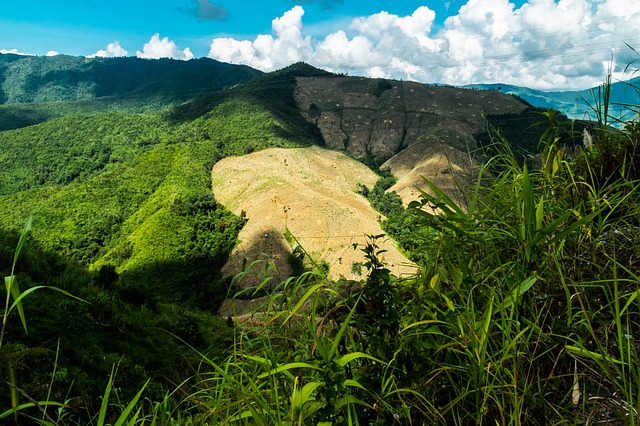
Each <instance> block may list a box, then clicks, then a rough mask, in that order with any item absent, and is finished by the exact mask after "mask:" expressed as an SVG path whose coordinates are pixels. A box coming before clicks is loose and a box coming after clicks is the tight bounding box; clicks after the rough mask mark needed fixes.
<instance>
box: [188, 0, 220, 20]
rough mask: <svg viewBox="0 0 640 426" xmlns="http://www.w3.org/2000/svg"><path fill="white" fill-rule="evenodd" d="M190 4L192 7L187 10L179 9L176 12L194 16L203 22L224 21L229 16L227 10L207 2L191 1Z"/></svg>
mask: <svg viewBox="0 0 640 426" xmlns="http://www.w3.org/2000/svg"><path fill="white" fill-rule="evenodd" d="M192 3H193V4H194V6H193V7H191V8H187V9H184V8H179V9H178V10H180V11H182V12H185V13H187V14H189V15H194V16H195V17H196V18H198V19H200V20H203V21H225V20H226V19H227V18H229V16H231V13H229V10H228V9H227V8H225V7H224V6H221V5H219V4H217V3H213V2H211V1H209V0H192Z"/></svg>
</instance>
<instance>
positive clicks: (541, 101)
mask: <svg viewBox="0 0 640 426" xmlns="http://www.w3.org/2000/svg"><path fill="white" fill-rule="evenodd" d="M639 83H640V77H636V78H634V79H631V80H630V81H629V82H624V81H619V82H615V83H613V84H612V85H611V93H610V96H611V98H610V101H611V105H610V113H611V115H612V116H613V117H616V118H620V117H625V115H627V117H626V119H630V118H632V117H629V116H628V113H629V108H628V106H629V105H638V104H639V103H640V93H639V92H638V90H637V89H635V88H634V86H635V87H638V84H639ZM464 88H468V89H480V90H496V91H501V92H503V93H506V94H512V95H515V96H518V97H519V98H522V99H524V100H525V101H527V102H529V103H530V104H531V105H533V106H535V107H539V108H545V109H549V108H552V109H555V110H558V111H561V112H562V113H564V114H565V115H567V116H568V117H569V118H572V119H577V120H586V119H592V120H595V119H597V117H596V115H595V114H594V111H593V109H592V107H595V106H596V103H597V102H602V99H601V96H600V95H599V94H598V88H597V87H594V88H592V89H586V90H569V91H550V92H546V91H542V90H534V89H529V88H527V87H520V86H513V85H509V84H499V83H496V84H471V85H467V86H464Z"/></svg>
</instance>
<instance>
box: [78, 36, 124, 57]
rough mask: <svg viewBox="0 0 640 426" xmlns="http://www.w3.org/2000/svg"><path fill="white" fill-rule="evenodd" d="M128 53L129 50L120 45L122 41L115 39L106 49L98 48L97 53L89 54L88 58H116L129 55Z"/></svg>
mask: <svg viewBox="0 0 640 426" xmlns="http://www.w3.org/2000/svg"><path fill="white" fill-rule="evenodd" d="M128 54H129V52H127V51H126V50H124V49H123V48H122V46H120V42H119V41H118V40H115V41H114V42H113V43H109V44H108V45H107V48H106V49H105V50H98V51H97V52H96V53H94V54H92V55H89V56H87V58H116V57H119V56H127V55H128Z"/></svg>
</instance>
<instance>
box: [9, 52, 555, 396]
mask: <svg viewBox="0 0 640 426" xmlns="http://www.w3.org/2000/svg"><path fill="white" fill-rule="evenodd" d="M0 82H1V84H0V89H1V90H0V101H1V102H2V103H3V104H4V105H2V107H0V129H1V131H0V273H1V274H4V275H3V276H8V275H10V273H11V268H12V261H13V252H14V249H15V247H16V245H17V241H18V235H19V232H20V229H21V227H22V225H23V224H24V223H25V222H26V220H27V218H29V217H30V216H32V217H33V226H32V231H31V234H30V238H29V240H28V243H27V245H26V249H25V252H24V253H23V256H22V257H21V258H20V260H19V262H18V263H17V265H16V271H17V276H18V279H19V282H20V285H21V286H22V289H23V290H24V289H26V288H29V287H32V286H35V285H55V286H57V287H60V288H63V289H65V290H66V291H69V292H70V293H72V294H74V295H76V296H78V297H80V298H82V299H84V300H85V301H86V302H88V303H83V302H79V301H77V300H74V299H69V298H66V297H65V296H61V295H59V294H57V293H53V292H47V291H46V290H40V291H39V292H38V293H35V297H30V298H27V299H25V300H24V308H25V313H26V317H27V319H28V323H29V335H28V336H25V335H24V334H23V333H22V332H21V330H20V327H21V325H20V318H19V316H18V315H12V316H11V317H10V318H9V326H8V327H9V329H10V330H12V331H11V334H10V335H8V338H10V341H11V344H12V345H13V346H12V347H13V348H14V349H15V350H16V351H18V352H15V353H12V354H9V355H6V354H4V355H2V356H5V355H6V357H5V358H0V361H3V360H4V361H7V360H8V362H9V361H10V362H13V364H12V365H14V366H15V368H16V369H17V370H18V379H17V380H18V381H19V383H20V385H21V388H22V389H24V390H25V391H26V392H29V393H32V394H34V395H36V397H37V398H40V395H39V393H42V389H45V386H44V385H43V384H44V383H48V382H49V380H50V378H49V376H48V374H49V373H50V370H47V369H46V368H45V369H44V370H43V369H42V368H41V367H42V366H43V365H54V363H56V362H57V365H58V366H59V368H62V369H64V374H62V373H60V374H58V377H57V381H56V386H55V389H54V390H53V392H54V396H55V397H56V398H58V399H64V398H65V393H67V392H68V393H69V394H70V395H73V396H77V395H83V398H84V402H83V404H84V405H86V406H91V405H92V404H96V403H97V401H98V398H99V396H100V395H101V390H102V389H103V385H104V379H106V377H107V376H108V374H109V371H110V370H111V368H112V366H113V364H114V363H116V364H118V365H119V374H120V376H121V377H122V378H123V380H126V381H127V383H128V384H129V385H130V387H129V389H128V390H127V391H128V392H129V393H132V392H133V393H135V391H136V390H137V389H139V387H138V386H137V385H139V384H141V383H144V381H145V380H146V378H147V377H152V378H153V380H154V387H152V392H155V393H154V396H155V397H161V395H162V391H163V388H162V384H166V383H168V382H173V383H179V382H181V381H182V380H184V379H185V378H186V377H188V376H189V375H190V374H191V372H192V369H195V368H197V364H198V357H197V356H195V353H194V352H193V351H192V350H191V349H189V348H186V347H185V346H184V345H183V344H182V343H183V341H186V342H187V343H189V344H190V345H192V346H194V347H195V348H197V349H199V350H201V351H203V352H207V351H208V352H207V353H208V355H209V356H210V357H211V359H217V358H218V357H223V356H225V355H226V354H227V350H228V347H229V345H230V339H231V329H230V328H229V327H228V325H227V323H226V322H225V321H224V319H220V318H218V317H217V315H216V312H217V310H218V307H219V306H220V304H221V303H222V301H223V300H224V299H225V298H227V296H228V295H229V294H230V293H232V292H233V291H234V290H233V288H230V287H229V283H230V279H231V278H230V277H227V276H223V274H222V273H221V271H222V268H223V266H224V265H225V263H226V261H227V258H228V256H229V254H230V253H231V250H232V249H233V248H234V246H235V245H236V243H237V238H238V233H239V231H240V230H241V229H242V227H243V225H244V224H245V222H246V220H247V217H246V216H245V215H244V213H243V212H236V214H233V213H232V212H231V211H230V210H228V209H227V207H226V206H224V205H222V204H220V203H219V202H218V200H217V199H216V197H215V196H214V195H213V194H214V193H216V189H219V188H216V187H214V188H212V179H211V171H212V168H213V166H214V164H216V163H217V162H218V161H219V160H221V159H222V158H225V157H229V156H242V155H246V154H249V153H252V152H255V151H260V150H263V149H266V148H274V147H279V148H299V147H308V146H312V145H316V146H319V147H323V148H329V149H333V150H341V151H344V152H346V153H347V154H349V155H350V156H352V157H354V158H355V159H357V160H359V161H362V162H364V163H365V164H367V165H369V166H371V167H372V168H373V170H374V171H375V172H379V173H388V172H385V171H384V170H382V171H381V170H380V169H379V166H381V165H383V164H384V163H385V162H388V163H387V166H383V169H386V168H390V169H391V173H397V174H402V175H403V176H405V177H407V176H409V177H412V178H415V177H416V176H418V175H420V174H422V173H424V169H423V168H421V167H423V166H424V164H425V162H428V161H429V160H430V159H432V158H435V157H437V158H439V159H440V160H439V162H438V163H437V164H438V166H437V168H435V169H433V173H435V174H437V175H439V176H441V177H442V178H443V179H444V180H443V182H445V183H446V184H448V185H450V187H451V188H452V190H453V189H454V186H455V185H454V184H453V183H454V181H453V180H452V179H454V174H453V173H451V171H452V170H454V169H456V168H458V169H463V168H465V167H467V166H466V165H464V164H463V163H462V162H461V161H462V160H459V159H460V157H459V154H463V156H464V158H465V159H471V158H473V161H471V163H473V162H474V161H481V159H482V154H481V153H480V152H479V151H478V148H479V147H481V146H482V145H483V144H485V143H487V142H488V140H489V138H490V134H489V133H490V132H489V128H488V126H487V122H486V121H485V118H488V120H489V123H497V125H499V126H500V127H501V128H502V129H503V131H504V132H505V133H507V134H508V133H509V132H517V131H521V132H522V133H523V134H526V135H527V137H526V138H522V139H521V140H519V141H518V147H520V148H522V149H525V148H530V147H533V148H534V149H535V148H536V146H535V143H534V142H533V141H537V140H538V139H539V137H540V135H541V133H542V131H543V129H542V128H540V129H539V130H535V129H534V130H531V128H530V125H531V124H532V123H535V122H538V121H540V120H542V119H543V118H544V117H543V116H542V114H541V113H542V112H543V111H541V110H536V109H535V108H532V107H531V106H530V105H528V104H527V103H526V102H523V101H522V100H519V99H517V98H514V97H512V96H509V95H506V94H502V93H499V92H496V91H491V92H483V91H475V90H464V89H454V88H448V87H436V86H433V87H431V86H424V85H419V84H416V83H405V82H397V81H388V80H380V79H364V78H357V77H345V76H336V75H333V74H330V73H328V72H325V71H322V70H318V69H315V68H313V67H310V66H308V65H305V64H296V65H293V66H291V67H288V68H286V69H284V70H280V71H277V72H274V73H270V74H261V73H260V72H258V71H255V70H252V69H250V68H247V67H241V66H232V65H228V64H222V63H219V62H216V61H212V60H209V59H199V60H193V61H186V62H182V61H173V60H141V59H135V58H114V59H98V58H94V59H86V58H74V57H66V56H56V57H47V58H43V57H21V56H16V55H0ZM489 127H490V126H489ZM525 129H527V130H526V131H525ZM531 132H533V133H531ZM451 150H454V151H451ZM445 157H446V158H448V159H450V162H449V163H447V160H446V158H445ZM443 158H445V159H444V160H443ZM471 163H469V164H471ZM465 164H466V163H465ZM474 164H477V163H474ZM282 167H289V165H288V164H286V162H285V163H283V164H282ZM387 177H388V176H387ZM409 177H407V179H409ZM308 178H309V179H311V178H314V177H312V176H310V177H308ZM391 180H393V179H391ZM387 182H389V179H387ZM391 183H393V182H391ZM218 184H219V185H223V184H224V182H223V183H218ZM364 186H366V185H363V187H364ZM388 186H390V185H388ZM333 189H334V188H327V190H326V192H328V193H331V192H332V191H333ZM353 190H354V192H355V191H359V193H358V194H355V195H354V196H356V195H357V197H360V201H364V200H365V199H364V198H363V197H364V196H365V195H369V197H370V198H369V199H370V200H373V198H372V196H373V194H375V196H376V197H378V199H379V200H383V199H384V202H383V203H382V204H385V203H386V204H393V203H395V204H393V205H394V206H395V207H398V206H400V207H399V208H400V209H401V210H402V204H401V202H400V200H399V199H398V198H393V199H391V200H390V199H387V198H384V197H385V195H384V189H380V188H378V189H377V190H376V189H375V188H373V187H371V185H369V187H367V188H364V189H363V188H359V189H356V188H354V189H353ZM369 192H371V194H369ZM365 193H366V194H365ZM411 196H412V195H411V194H410V193H405V194H403V197H411ZM244 199H249V200H250V199H251V197H245V198H244ZM372 202H373V201H372ZM392 202H393V203H392ZM407 202H408V199H405V204H406V203H407ZM286 209H287V206H284V212H285V213H286V214H287V215H290V217H293V216H294V213H296V212H289V211H288V210H286ZM343 210H345V209H343ZM343 213H344V214H349V211H348V210H345V211H343ZM351 213H353V212H351ZM383 213H384V214H388V212H386V211H383ZM317 214H322V212H315V211H311V212H305V215H306V216H305V217H311V218H312V217H313V215H317ZM377 216H380V214H379V213H376V217H377ZM249 220H251V218H250V217H249ZM312 222H313V221H311V220H309V221H308V224H309V226H312ZM312 237H313V238H325V237H326V235H312ZM256 238H257V239H258V240H260V238H261V237H260V236H258V237H256ZM347 245H348V244H347ZM289 249H291V247H289ZM318 251H319V252H321V251H322V250H321V249H318ZM290 254H292V255H293V258H292V261H294V262H295V260H296V257H295V256H296V255H297V254H299V253H297V254H295V253H290ZM298 266H299V265H298ZM235 272H240V271H231V273H235ZM58 345H59V347H60V353H59V358H58V359H57V361H56V348H57V347H58ZM2 349H4V348H2ZM32 350H33V351H36V352H37V354H38V355H37V356H34V357H24V358H20V356H21V355H20V354H23V353H24V352H20V351H32ZM16 354H17V355H16ZM16 357H18V358H20V360H21V361H20V362H17V361H16V359H17V358H16ZM36 366H38V367H40V368H35V367H36ZM3 392H4V391H3ZM1 397H2V401H3V403H4V402H6V401H7V400H8V399H9V396H8V393H3V394H2V395H1Z"/></svg>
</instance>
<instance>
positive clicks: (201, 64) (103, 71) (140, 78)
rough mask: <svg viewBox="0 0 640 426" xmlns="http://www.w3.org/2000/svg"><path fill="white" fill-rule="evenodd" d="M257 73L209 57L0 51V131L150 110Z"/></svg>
mask: <svg viewBox="0 0 640 426" xmlns="http://www.w3.org/2000/svg"><path fill="white" fill-rule="evenodd" d="M260 74H261V72H260V71H257V70H254V69H252V68H249V67H246V66H242V65H231V64H226V63H222V62H218V61H215V60H213V59H208V58H200V59H195V60H191V61H180V60H174V59H154V60H145V59H139V58H134V57H125V58H83V57H74V56H65V55H57V56H52V57H41V56H23V55H14V54H0V105H2V106H1V107H0V130H6V129H15V128H18V127H22V126H26V125H31V124H36V123H39V122H42V121H45V120H47V119H49V118H52V117H58V116H61V115H64V114H76V113H82V112H97V111H123V110H127V111H145V110H154V109H158V108H162V107H165V106H169V105H175V104H178V103H181V102H185V101H187V100H190V99H194V98H198V97H200V96H203V95H206V94H210V93H214V92H218V91H221V90H225V89H228V88H230V87H233V86H234V85H236V84H242V83H245V82H247V81H248V80H250V79H252V78H254V77H256V76H258V75H260ZM9 105H11V107H7V106H9Z"/></svg>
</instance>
